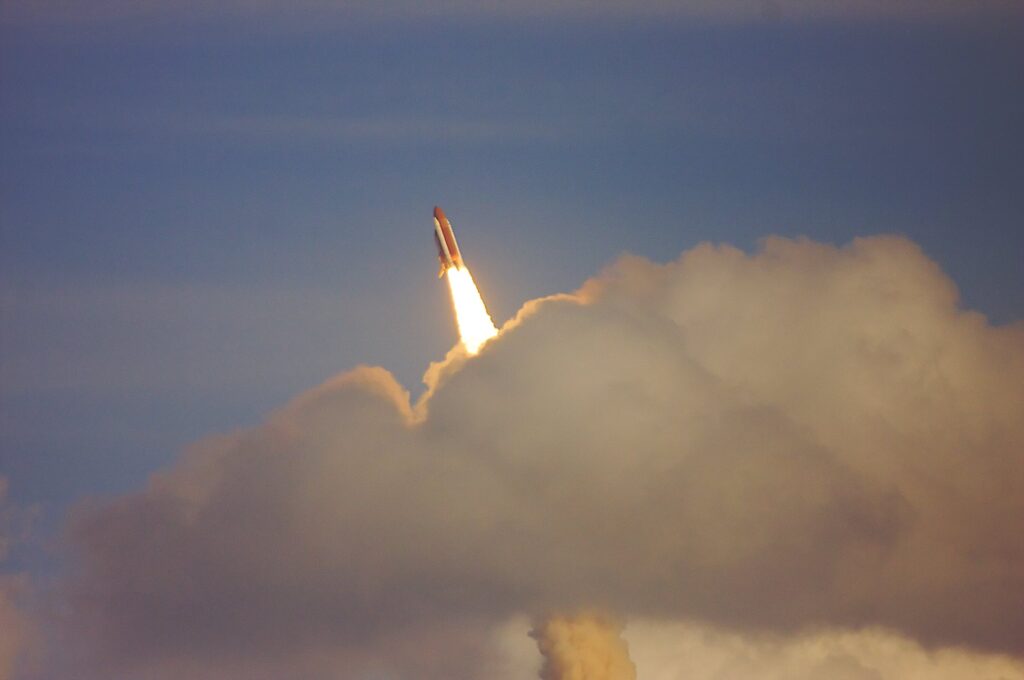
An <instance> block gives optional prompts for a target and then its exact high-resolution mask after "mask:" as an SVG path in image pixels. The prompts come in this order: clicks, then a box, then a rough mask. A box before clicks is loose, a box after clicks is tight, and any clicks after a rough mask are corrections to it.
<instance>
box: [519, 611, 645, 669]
mask: <svg viewBox="0 0 1024 680" xmlns="http://www.w3.org/2000/svg"><path fill="white" fill-rule="evenodd" d="M621 630H622V628H621V626H620V625H619V624H617V623H616V622H615V621H614V620H613V619H611V618H610V617H608V616H606V615H603V614H597V613H584V614H578V615H576V616H552V617H550V618H548V619H547V620H545V621H544V622H543V623H542V624H540V625H539V626H537V627H536V628H535V629H534V630H533V632H532V633H531V635H532V636H533V637H534V638H536V639H537V647H538V649H539V650H540V653H541V655H542V656H543V657H544V665H543V666H542V667H541V669H540V678H541V680H636V667H635V666H634V665H633V662H632V661H631V660H630V658H629V648H628V647H627V645H626V641H625V640H623V639H622V636H621V634H620V633H621Z"/></svg>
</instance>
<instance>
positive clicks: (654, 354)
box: [70, 237, 1024, 678]
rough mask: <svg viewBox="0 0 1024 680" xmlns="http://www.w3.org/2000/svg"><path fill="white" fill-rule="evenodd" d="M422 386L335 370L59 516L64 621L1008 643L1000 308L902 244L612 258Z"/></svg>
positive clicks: (1013, 406)
mask: <svg viewBox="0 0 1024 680" xmlns="http://www.w3.org/2000/svg"><path fill="white" fill-rule="evenodd" d="M428 380H429V382H430V390H429V392H428V394H427V396H426V397H424V399H423V400H422V401H421V402H419V403H418V404H415V405H414V404H411V403H410V400H409V396H408V394H407V393H406V391H405V390H404V389H403V388H402V387H401V386H400V385H399V384H398V383H397V382H396V381H395V380H394V378H393V377H392V376H391V375H390V374H389V373H388V372H387V371H385V370H384V369H380V368H358V369H356V370H354V371H352V372H350V373H348V374H345V375H343V376H340V377H337V378H335V379H332V380H330V381H328V382H326V383H325V384H323V385H321V386H320V387H318V388H316V389H313V390H311V391H309V392H307V393H305V394H303V395H300V396H299V397H298V398H296V399H295V400H294V401H293V402H292V403H290V404H288V405H286V406H285V407H283V408H282V409H280V410H279V411H277V412H276V413H274V414H272V415H271V416H270V417H269V418H268V419H267V421H266V422H265V423H264V424H263V425H261V426H259V427H257V428H254V429H251V430H247V431H242V432H238V433H234V434H230V435H226V436H223V437H217V438H213V439H210V440H207V441H205V442H201V443H199V444H197V445H196V446H195V447H193V448H192V449H191V450H190V451H188V452H187V453H186V454H185V455H184V457H183V459H182V460H181V462H180V463H179V464H178V465H177V466H176V467H174V468H173V469H171V470H168V471H166V472H163V473H160V474H158V475H156V476H154V477H153V479H152V480H151V482H150V484H149V485H148V487H147V488H146V489H144V490H142V491H139V492H138V493H135V494H131V495H127V496H124V497H121V498H117V499H114V500H109V501H94V502H91V503H89V504H87V505H84V506H82V507H79V508H78V509H77V510H76V511H75V513H74V517H73V521H72V525H71V531H70V535H71V538H72V541H73V543H74V546H75V550H76V554H77V556H78V559H79V565H78V566H79V568H78V571H77V573H76V576H75V580H74V582H73V584H71V586H70V589H71V592H72V594H73V607H74V617H73V618H74V621H73V623H72V625H75V626H77V628H76V630H77V631H78V632H79V633H80V635H79V636H78V637H79V639H83V640H87V641H88V647H89V649H90V650H91V652H92V653H94V654H95V655H97V657H98V658H99V659H100V660H102V661H103V662H104V663H106V664H112V665H113V667H115V668H118V667H119V668H134V669H136V670H137V671H138V672H144V671H147V670H149V671H153V672H157V671H161V670H163V671H167V669H171V671H168V672H169V673H170V674H171V675H173V671H174V669H178V670H180V669H182V668H189V669H195V668H219V669H221V670H223V669H225V668H240V667H241V665H242V664H247V665H248V666H249V667H252V666H253V665H257V666H259V667H262V668H270V667H274V668H283V667H285V666H286V665H287V664H289V663H299V662H298V661H295V660H296V659H301V660H302V663H303V664H307V663H309V664H318V663H321V662H323V663H328V662H327V661H324V660H330V661H329V662H330V663H332V664H334V666H333V667H334V668H335V669H342V670H341V671H337V670H336V671H335V675H337V674H338V673H342V676H343V677H359V675H358V673H360V672H362V671H361V670H360V669H366V668H368V667H372V665H373V664H374V663H383V661H381V659H384V660H387V662H388V663H394V664H397V666H395V668H398V669H399V671H400V670H401V668H402V667H403V666H402V664H403V663H404V662H403V661H402V660H403V659H409V660H410V661H409V664H411V665H409V666H408V667H409V668H416V669H417V672H416V674H415V677H420V678H422V677H456V678H461V677H466V678H468V677H476V672H474V671H473V670H472V669H473V668H476V669H479V668H484V667H489V666H488V664H493V663H496V662H495V661H494V660H493V658H491V656H490V652H489V651H488V650H487V643H486V641H487V639H489V636H491V635H492V629H493V626H497V625H499V624H500V623H501V622H502V621H505V620H507V619H508V618H509V617H511V616H515V615H516V614H518V613H522V612H525V613H528V614H535V613H540V612H546V611H578V610H579V609H580V608H591V607H594V608H600V609H605V610H608V611H614V612H616V613H619V614H621V615H623V616H627V617H641V618H647V619H658V620H667V621H674V620H684V619H685V620H688V621H693V622H698V623H699V624H700V625H707V626H713V627H715V628H716V629H722V630H730V631H738V633H739V634H743V635H763V634H769V633H770V634H774V635H785V636H793V635H801V634H803V633H806V632H808V631H812V632H813V631H817V630H826V629H828V630H834V629H848V630H855V629H860V628H863V627H865V626H870V627H874V626H881V627H884V628H886V629H889V630H893V631H897V632H898V633H899V634H900V635H903V636H906V638H907V639H908V640H911V639H912V640H914V641H916V642H915V644H917V643H920V644H923V645H925V646H927V647H932V646H961V647H964V648H973V649H977V650H981V651H986V650H987V651H995V652H1003V653H1007V654H1012V655H1024V640H1022V639H1021V637H1020V632H1019V631H1021V630H1024V607H1022V606H1021V604H1022V602H1021V593H1024V532H1022V531H1021V528H1022V527H1021V518H1022V517H1024V458H1022V456H1024V422H1022V420H1021V418H1020V404H1021V403H1024V326H1022V325H1021V324H1016V325H1012V326H1004V327H993V326H991V325H989V324H988V323H987V322H986V320H985V319H984V317H982V316H981V315H979V314H976V313H974V312H969V311H963V310H961V309H960V308H959V307H958V301H957V294H956V290H955V287H954V285H953V284H952V282H951V281H950V280H949V279H948V278H947V277H946V276H945V275H944V274H943V273H942V272H941V270H940V269H939V268H938V266H937V265H936V264H935V263H934V262H932V261H931V260H929V259H928V258H927V257H926V256H925V255H924V254H922V253H921V252H920V250H919V249H918V248H917V247H916V246H915V245H914V244H912V243H910V242H908V241H906V240H904V239H901V238H895V237H880V238H869V239H858V240H856V241H854V242H853V243H852V244H850V245H848V246H845V247H843V248H835V247H831V246H827V245H823V244H818V243H814V242H810V241H806V240H796V241H792V240H786V239H779V238H771V239H767V240H766V241H764V242H763V244H762V248H761V250H760V252H758V253H756V254H753V255H748V254H745V253H743V252H741V251H739V250H736V249H734V248H730V247H725V246H722V247H716V246H711V245H704V246H699V247H697V248H695V249H693V250H691V251H688V252H686V253H684V254H683V255H682V256H681V257H680V258H679V259H678V260H677V261H675V262H672V263H670V264H666V265H657V264H653V263H651V262H649V261H646V260H643V259H640V258H632V257H630V258H625V259H623V260H621V261H620V262H618V263H617V264H616V265H615V266H613V267H611V268H610V269H609V270H608V271H606V272H604V273H603V274H601V275H600V276H598V277H596V278H595V279H593V280H591V281H589V282H587V283H586V284H585V285H584V286H583V287H582V288H581V290H580V291H578V292H577V293H575V294H573V295H562V296H555V297H552V298H548V299H543V300H536V301H533V302H530V303H528V304H527V305H526V306H525V307H524V308H523V310H522V311H521V312H520V313H519V315H518V316H517V318H516V319H514V320H513V321H512V322H510V323H509V324H507V325H506V327H505V328H504V329H503V331H502V333H501V335H500V336H499V337H498V338H497V339H495V340H494V341H492V342H491V343H489V344H488V345H487V346H486V347H485V348H484V350H483V351H482V352H481V354H479V355H478V356H476V357H473V358H466V357H465V356H462V355H459V354H458V353H457V352H453V353H452V354H451V355H450V356H449V358H448V359H447V360H446V361H445V362H444V363H442V364H439V365H437V366H435V367H433V368H432V370H431V371H430V372H429V373H428ZM425 640H430V641H431V642H430V643H429V644H426V643H425V642H424V641H425ZM471 640H476V641H477V642H476V643H473V644H470V642H469V641H471ZM474 645H477V646H478V647H479V648H477V647H476V646H474ZM641 648H642V645H641V646H637V647H636V649H637V650H639V649H641ZM439 650H443V651H439ZM474 650H475V651H474ZM462 651H466V653H465V654H460V652H462ZM534 653H535V652H534ZM428 657H429V658H428ZM453 659H454V660H453ZM636 660H637V663H638V672H639V676H640V677H646V674H647V673H648V672H651V673H652V674H653V673H654V672H655V670H656V669H650V670H649V669H646V668H644V666H643V665H642V662H641V661H640V660H639V657H637V658H636ZM186 664H187V665H186ZM282 664H283V665H284V666H283V665H282ZM366 664H370V666H367V665H366ZM452 664H455V666H454V667H453V666H452ZM346 671H347V672H348V673H349V675H345V674H344V673H345V672H346ZM240 672H241V671H240ZM396 672H397V671H396ZM243 675H245V676H246V677H256V676H255V675H253V674H252V673H248V674H244V673H243ZM193 676H195V677H198V674H193ZM133 677H134V676H133ZM220 677H225V676H224V674H223V673H221V675H220ZM654 677H656V676H654ZM768 677H770V676H768ZM851 677H860V676H851ZM883 677H889V676H883ZM894 677H895V676H894Z"/></svg>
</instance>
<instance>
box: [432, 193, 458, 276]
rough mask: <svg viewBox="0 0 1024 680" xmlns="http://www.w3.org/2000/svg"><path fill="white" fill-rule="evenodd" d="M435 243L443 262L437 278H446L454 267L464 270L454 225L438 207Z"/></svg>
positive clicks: (435, 207)
mask: <svg viewBox="0 0 1024 680" xmlns="http://www.w3.org/2000/svg"><path fill="white" fill-rule="evenodd" d="M434 242H435V243H437V259H439V260H440V261H441V270H440V271H439V272H437V278H441V277H442V276H444V273H445V272H446V271H448V270H449V269H451V268H452V267H455V268H456V269H462V267H463V265H462V253H460V252H459V244H458V243H456V242H455V232H453V231H452V223H451V222H449V221H448V218H447V217H445V216H444V211H443V210H441V208H440V207H439V206H436V205H435V206H434Z"/></svg>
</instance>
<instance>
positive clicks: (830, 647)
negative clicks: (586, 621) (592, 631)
mask: <svg viewBox="0 0 1024 680" xmlns="http://www.w3.org/2000/svg"><path fill="white" fill-rule="evenodd" d="M626 637H627V638H628V640H629V644H630V648H631V650H632V653H633V657H634V658H635V659H636V662H637V665H638V667H639V668H641V669H642V670H643V678H644V680H677V679H678V678H686V680H718V679H720V678H757V679H758V680H817V679H818V678H831V679H833V680H926V679H927V680H968V679H970V680H1019V679H1020V678H1024V662H1021V661H1020V660H1019V659H1013V658H1010V657H1007V656H1002V655H996V654H979V653H975V652H970V651H967V650H963V649H943V650H939V651H929V650H926V649H924V648H922V647H921V646H920V645H919V644H917V643H915V642H913V641H912V640H908V639H907V638H905V637H903V636H900V635H897V634H895V633H892V632H889V631H884V630H878V629H868V630H863V631H857V632H852V631H818V632H814V633H809V634H805V635H797V636H773V635H751V634H738V633H735V632H726V631H722V630H716V629H714V628H710V627H708V626H705V625H700V624H697V623H694V622H672V623H666V622H658V621H651V620H638V621H632V622H630V625H629V627H628V630H627V631H626Z"/></svg>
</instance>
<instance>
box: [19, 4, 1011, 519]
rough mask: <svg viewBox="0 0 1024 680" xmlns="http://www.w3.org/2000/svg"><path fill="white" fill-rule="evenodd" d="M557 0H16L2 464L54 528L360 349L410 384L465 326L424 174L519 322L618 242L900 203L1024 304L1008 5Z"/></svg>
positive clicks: (882, 218) (901, 228) (688, 241)
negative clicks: (712, 6)
mask: <svg viewBox="0 0 1024 680" xmlns="http://www.w3.org/2000/svg"><path fill="white" fill-rule="evenodd" d="M563 4H564V5H565V7H564V11H558V12H550V13H549V12H545V11H542V10H540V9H538V7H539V6H534V7H532V8H531V9H530V11H524V12H523V13H522V14H519V13H517V12H514V11H510V12H508V13H501V12H488V11H483V12H473V11H471V10H468V9H466V7H465V6H462V5H460V4H459V3H452V7H453V9H452V10H451V11H448V12H445V11H438V12H419V13H416V12H413V13H411V14H406V12H404V11H401V10H395V11H393V12H390V11H384V12H372V11H364V12H362V13H360V11H359V10H358V7H359V6H357V10H353V12H352V14H350V15H349V14H341V15H337V16H336V15H334V14H332V12H331V11H330V10H329V8H328V6H327V5H323V4H318V3H306V4H299V5H297V6H296V7H297V9H295V10H294V11H293V12H291V13H289V14H287V15H285V14H283V13H280V12H274V11H271V10H269V9H268V8H267V7H266V6H264V5H262V4H260V3H252V4H251V5H250V4H247V3H236V4H234V5H231V6H230V8H231V9H230V11H223V12H214V11H212V10H209V9H208V8H204V6H203V5H202V4H200V3H178V4H171V5H168V6H169V7H170V9H167V10H166V11H158V10H159V8H160V7H161V5H159V4H155V5H147V6H143V9H142V10H140V11H138V12H130V11H127V9H126V7H127V6H126V5H119V4H118V3H116V2H114V3H107V4H106V5H103V6H101V7H102V8H105V10H104V11H100V12H98V13H97V16H82V15H78V14H76V13H74V12H73V11H71V10H67V11H65V12H63V13H62V12H60V11H57V10H54V12H55V13H54V14H53V15H50V14H47V13H43V12H40V13H38V14H35V13H33V11H31V10H30V9H25V7H27V5H16V6H14V8H13V10H12V11H11V12H10V15H9V16H8V17H7V18H6V19H5V23H4V24H3V28H2V31H3V40H2V41H0V146H2V148H3V149H4V153H3V154H2V156H0V192H2V194H0V196H2V203H0V227H2V246H0V287H2V288H0V294H2V303H3V307H2V326H0V332H2V345H0V351H2V354H0V370H2V380H3V382H2V388H0V389H2V392H0V409H2V410H0V474H2V475H4V476H6V477H8V478H9V480H10V494H11V497H12V499H14V501H15V502H17V503H19V504H26V505H28V504H39V505H40V507H41V508H42V513H43V517H44V521H43V526H44V527H45V528H46V529H45V530H44V533H45V531H48V530H51V529H52V528H53V527H55V526H56V525H57V524H58V523H59V521H60V516H61V513H62V512H63V509H64V508H65V507H66V506H67V505H68V504H69V503H71V502H73V501H74V500H76V499H79V498H81V497H83V496H85V495H90V494H97V493H99V494H102V493H110V492H117V491H123V490H126V489H130V488H134V487H137V486H138V485H139V484H140V483H141V482H142V481H143V480H144V479H145V477H146V476H147V475H148V474H149V473H151V472H153V471H154V470H157V469H159V468H161V467H163V466H166V465H168V464H169V463H170V462H171V461H172V460H174V458H175V457H176V455H177V453H178V451H179V450H180V449H181V447H183V446H184V445H186V444H188V443H189V442H191V441H194V440H195V439H197V438H199V437H201V436H203V435H205V434H210V433H214V432H220V431H227V430H232V429H235V428H238V427H244V426H247V425H250V424H252V423H254V422H257V421H258V420H259V418H260V417H261V416H262V414H264V413H266V412H267V411H269V410H270V409H273V408H275V407H276V406H278V405H279V404H281V403H283V402H284V401H285V400H287V399H288V398H289V397H291V396H292V395H294V394H296V393H297V392H299V391H301V390H302V389H305V388H306V387H309V386H311V385H314V384H317V383H319V382H320V381H322V380H324V379H326V378H327V377H329V376H330V375H333V374H335V373H337V372H340V371H343V370H346V369H348V368H351V367H352V366H354V365H356V364H360V363H370V364H380V365H383V366H385V367H387V368H388V369H390V370H392V371H394V372H395V373H396V375H397V376H398V377H399V379H400V380H401V381H402V382H403V383H404V384H405V385H406V387H408V388H410V389H412V390H413V391H414V392H415V391H418V390H419V389H420V387H419V386H418V382H419V377H420V375H421V374H422V371H423V370H424V369H425V367H426V366H427V364H428V363H429V362H430V361H432V360H436V359H439V358H441V357H442V356H443V355H444V353H445V352H446V351H447V349H448V348H449V347H450V346H451V345H452V344H453V343H454V342H455V340H456V337H455V329H454V324H453V321H452V319H451V316H450V312H449V307H448V300H447V298H446V294H447V293H446V290H445V288H444V287H443V285H442V284H441V283H440V282H438V281H437V280H436V278H435V273H436V261H435V258H434V253H433V251H432V241H431V236H430V229H431V222H430V213H431V209H432V207H433V205H434V204H440V205H442V206H443V207H444V208H445V210H446V212H448V214H449V215H450V216H451V218H452V222H453V224H454V226H455V229H456V232H457V234H458V236H459V239H460V244H461V246H462V247H463V250H464V252H465V255H466V259H467V261H468V262H469V263H470V265H471V266H472V267H473V271H474V275H475V278H476V280H477V282H478V284H479V285H480V287H481V290H482V292H483V294H484V297H485V300H486V301H487V303H488V305H489V307H490V309H491V311H492V314H493V316H494V317H495V319H496V321H500V320H504V319H507V318H508V317H510V316H511V315H513V314H514V313H515V311H516V309H518V307H519V305H520V304H521V303H522V302H524V301H526V300H528V299H531V298H534V297H537V296H541V295H546V294H551V293H556V292H561V291H566V290H572V289H574V288H576V287H577V286H579V285H580V284H581V283H582V282H583V280H584V279H585V278H586V277H588V276H590V275H592V274H594V273H596V272H598V271H599V270H600V269H601V268H602V267H603V266H605V265H607V264H608V263H610V262H611V261H613V260H614V259H615V258H616V257H617V256H618V255H620V254H621V253H623V252H627V251H628V252H632V253H636V254H639V255H643V256H646V257H649V258H651V259H653V260H656V261H667V260H671V259H673V258H675V257H676V256H678V255H679V253H680V252H682V251H683V250H685V249H687V248H690V247H692V246H694V245H696V244H698V243H700V242H702V241H714V242H726V243H732V244H735V245H738V246H740V247H742V248H745V249H748V250H749V249H754V248H756V246H757V242H758V239H759V238H761V237H763V236H766V235H769V234H783V235H789V236H796V235H806V236H808V237H811V238H813V239H816V240H821V241H826V242H831V243H845V242H847V241H849V240H850V239H852V238H853V237H855V236H858V235H868V234H876V233H889V232H897V233H902V234H905V235H907V236H909V237H910V238H912V239H913V240H915V241H916V242H917V243H919V244H920V245H921V246H922V247H923V249H924V250H925V251H926V252H927V253H928V254H929V255H930V256H931V257H933V258H934V259H936V260H937V261H938V262H939V263H940V265H941V266H942V267H943V268H944V270H945V271H947V272H948V273H949V274H950V275H951V276H952V277H953V279H954V280H955V281H956V282H957V284H958V285H959V287H960V289H961V293H962V296H963V300H964V305H965V306H966V307H970V308H975V309H978V310H980V311H981V312H983V313H985V314H986V315H988V316H989V317H990V318H991V319H992V320H993V321H995V322H997V323H1008V322H1012V321H1015V320H1019V319H1020V318H1021V317H1022V315H1024V268H1022V267H1021V262H1022V261H1024V258H1022V256H1024V229H1022V227H1024V224H1022V215H1024V190H1022V188H1024V165H1022V163H1021V158H1022V157H1024V155H1022V154H1024V88H1022V87H1021V80H1020V73H1021V69H1022V67H1024V23H1022V21H1021V15H1020V13H1019V12H1017V11H1015V10H1013V5H1012V4H999V3H990V4H986V5H980V7H982V8H983V9H984V10H985V11H979V12H977V13H968V14H959V13H955V12H954V13H945V12H930V11H928V10H925V9H921V8H922V7H923V5H922V4H921V3H909V5H908V6H909V7H910V8H911V9H912V10H913V11H908V12H907V13H906V14H903V15H899V16H892V15H890V14H888V13H886V14H879V13H878V12H877V11H872V10H870V7H871V3H852V4H850V5H849V6H850V7H852V8H854V10H856V11H854V10H851V11H850V12H849V13H843V12H833V11H822V12H813V11H809V12H802V11H796V10H792V11H791V10H790V9H789V5H788V4H787V3H782V4H780V5H770V6H768V5H766V6H765V7H763V8H760V9H758V10H757V11H750V12H747V11H746V10H744V11H737V12H731V11H730V12H725V13H719V12H716V11H714V10H709V9H707V8H706V7H703V6H702V5H701V3H691V4H692V5H693V7H696V8H697V9H695V10H694V11H691V12H675V11H669V10H664V9H663V8H662V7H661V6H660V5H658V4H657V3H651V4H650V5H649V6H645V7H647V10H649V11H638V12H635V13H627V12H622V11H617V10H616V11H613V10H611V9H607V7H605V9H604V11H602V10H601V7H602V6H598V9H595V10H593V11H584V10H581V9H580V7H579V6H576V5H574V4H573V3H563ZM683 4H684V5H685V3H683ZM741 5H742V6H743V7H749V6H748V5H743V3H737V6H741ZM58 7H59V6H58ZM154 7H156V8H157V9H153V8H154ZM865 7H867V8H869V9H864V8H865ZM146 8H148V9H146ZM915 8H916V9H915ZM1004 8H1010V10H1009V11H1007V12H1003V11H1001V10H1003V9H1004ZM761 10H763V11H761ZM989 10H991V11H989Z"/></svg>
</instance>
